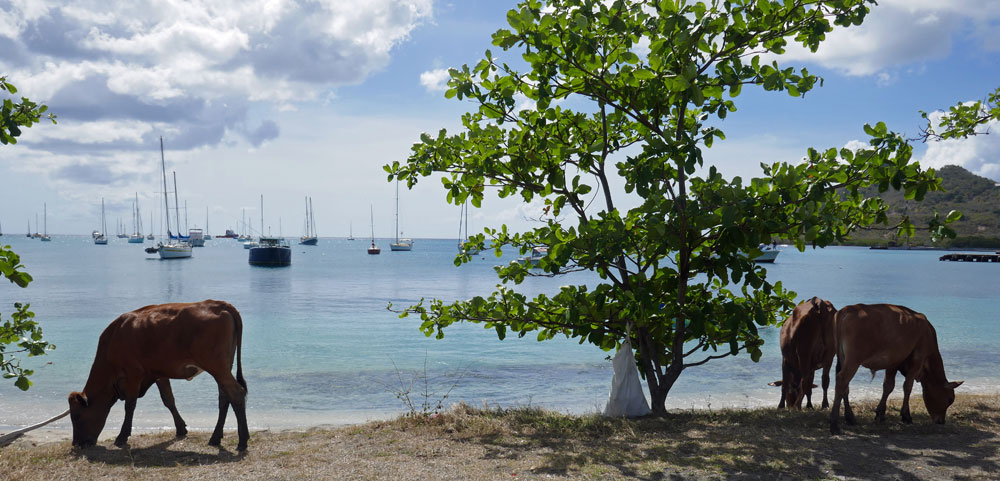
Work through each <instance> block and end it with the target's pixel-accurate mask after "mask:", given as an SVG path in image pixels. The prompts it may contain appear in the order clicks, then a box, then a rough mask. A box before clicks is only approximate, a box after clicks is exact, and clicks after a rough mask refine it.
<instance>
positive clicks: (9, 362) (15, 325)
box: [0, 76, 56, 390]
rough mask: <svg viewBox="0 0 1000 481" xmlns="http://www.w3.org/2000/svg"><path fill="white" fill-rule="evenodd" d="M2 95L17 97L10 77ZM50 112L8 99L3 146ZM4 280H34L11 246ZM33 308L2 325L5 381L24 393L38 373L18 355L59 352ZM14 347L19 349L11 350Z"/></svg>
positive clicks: (2, 265) (0, 256) (5, 253)
mask: <svg viewBox="0 0 1000 481" xmlns="http://www.w3.org/2000/svg"><path fill="white" fill-rule="evenodd" d="M0 91H3V92H7V93H9V94H15V93H17V88H16V87H15V86H14V85H13V84H11V83H10V82H8V81H7V77H6V76H0ZM5 97H6V96H5ZM47 110H48V107H46V106H45V105H38V104H36V103H35V102H32V101H31V100H28V99H27V98H25V97H21V100H20V102H18V103H14V100H13V99H10V98H4V99H3V108H2V109H0V143H2V144H4V145H7V144H16V143H17V137H19V136H20V135H21V129H22V128H29V127H31V126H32V125H34V124H37V123H38V122H39V121H40V120H41V118H42V115H43V114H44V113H45V112H46V111H47ZM48 119H49V120H51V121H52V123H55V122H56V120H55V116H54V115H52V114H49V115H48ZM0 276H3V277H5V278H7V280H9V281H10V282H11V283H12V284H15V285H17V286H18V287H28V283H30V282H31V280H32V279H31V275H30V274H28V273H27V272H25V271H24V265H23V264H21V258H20V256H18V255H17V253H15V252H14V251H13V250H11V248H10V246H9V245H2V246H0ZM30 307H31V306H30V305H28V304H21V303H14V313H13V314H12V315H11V319H10V320H4V321H3V324H0V372H2V373H3V377H4V379H14V385H15V386H17V387H18V388H20V389H21V390H27V389H28V388H29V387H30V386H31V381H30V380H29V379H28V377H29V376H31V375H32V374H34V372H33V371H32V370H30V369H24V368H22V367H21V363H20V361H19V360H18V359H17V357H16V354H19V353H27V355H28V356H38V355H42V354H45V351H46V350H47V349H55V346H54V345H52V344H49V343H48V342H45V341H43V340H42V328H41V326H39V325H38V323H37V322H36V321H35V320H34V318H35V313H34V312H32V311H30V310H29V308H30ZM0 320H2V319H0ZM11 345H14V346H15V347H16V348H17V349H14V350H9V346H11Z"/></svg>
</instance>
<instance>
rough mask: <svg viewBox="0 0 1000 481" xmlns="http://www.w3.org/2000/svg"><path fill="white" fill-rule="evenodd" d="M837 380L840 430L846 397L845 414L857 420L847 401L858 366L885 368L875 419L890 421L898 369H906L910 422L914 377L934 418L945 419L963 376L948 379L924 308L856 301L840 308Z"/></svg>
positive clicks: (835, 423) (835, 414)
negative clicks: (887, 406) (888, 409)
mask: <svg viewBox="0 0 1000 481" xmlns="http://www.w3.org/2000/svg"><path fill="white" fill-rule="evenodd" d="M836 322H837V384H836V389H835V394H834V396H833V409H832V410H831V411H830V432H831V433H833V434H839V433H840V401H841V400H843V401H844V419H845V420H846V421H847V424H854V423H855V422H856V420H855V418H854V413H853V412H852V411H851V404H850V403H849V402H848V400H847V394H848V392H849V390H848V383H850V382H851V379H852V378H853V377H854V374H855V373H856V372H857V370H858V368H859V367H861V366H864V367H866V368H868V369H871V370H872V374H873V375H874V373H875V371H878V370H882V369H885V381H884V382H883V384H882V400H881V401H880V402H879V404H878V407H877V408H876V409H875V420H876V421H879V422H882V421H884V420H885V402H886V399H887V398H888V397H889V393H891V392H892V389H893V388H894V387H895V384H896V372H897V371H898V372H901V373H903V375H904V376H906V380H905V381H904V382H903V407H902V408H901V409H900V415H901V417H902V418H903V422H904V423H907V424H909V423H912V422H913V418H912V417H910V390H911V389H912V388H913V381H914V380H917V381H920V386H921V387H922V388H923V394H924V406H926V407H927V412H928V414H930V416H931V419H932V420H933V421H934V422H935V423H938V424H944V416H945V412H946V411H947V410H948V406H951V404H952V403H953V402H955V388H956V387H958V386H959V385H961V384H962V381H958V382H948V379H947V378H946V377H945V374H944V362H942V361H941V353H940V352H939V351H938V343H937V333H936V332H935V331H934V326H932V325H931V323H930V322H929V321H928V320H927V318H926V317H924V315H923V314H921V313H919V312H914V311H913V310H910V309H908V308H906V307H903V306H894V305H891V304H873V305H866V304H855V305H853V306H847V307H845V308H843V309H841V310H840V311H839V312H837V320H836Z"/></svg>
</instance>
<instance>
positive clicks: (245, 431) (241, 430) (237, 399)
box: [226, 376, 250, 451]
mask: <svg viewBox="0 0 1000 481" xmlns="http://www.w3.org/2000/svg"><path fill="white" fill-rule="evenodd" d="M230 378H232V376H230ZM226 388H227V391H228V393H227V395H228V396H229V403H230V404H231V405H232V406H233V414H235V415H236V426H237V434H238V436H239V441H238V442H237V444H236V450H237V451H246V449H247V442H248V441H250V428H249V426H247V391H246V389H244V388H243V386H240V385H239V384H238V383H237V382H236V379H235V378H232V383H231V384H228V385H227V386H226Z"/></svg>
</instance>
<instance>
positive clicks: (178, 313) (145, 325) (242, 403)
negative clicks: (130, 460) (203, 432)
mask: <svg viewBox="0 0 1000 481" xmlns="http://www.w3.org/2000/svg"><path fill="white" fill-rule="evenodd" d="M242 337H243V320H242V318H241V317H240V313H239V312H238V311H237V310H236V308H235V307H233V306H232V305H230V304H228V303H226V302H222V301H212V300H207V301H202V302H194V303H178V304H160V305H153V306H146V307H143V308H140V309H136V310H134V311H132V312H126V313H125V314H122V315H121V316H119V317H118V319H115V320H114V321H113V322H112V323H111V324H110V325H109V326H108V327H107V328H106V329H105V330H104V332H103V333H101V338H100V341H98V343H97V355H96V356H95V358H94V365H93V366H92V367H91V368H90V377H89V378H87V384H86V385H85V386H84V388H83V392H73V393H70V395H69V411H70V419H71V420H72V421H73V445H74V446H80V447H86V446H92V445H94V444H96V443H97V437H98V436H99V435H100V434H101V430H103V429H104V423H105V421H107V419H108V413H109V412H110V411H111V407H112V406H113V405H114V404H115V403H116V402H118V400H119V399H121V400H124V401H125V420H124V422H123V423H122V430H121V433H119V434H118V438H117V439H115V445H116V446H119V447H122V446H125V444H126V443H127V442H128V438H129V436H130V435H131V434H132V414H133V412H134V411H135V404H136V400H137V399H138V398H140V397H142V396H143V395H144V394H146V390H147V389H149V387H150V386H152V385H153V384H154V383H155V384H156V387H157V388H158V389H159V390H160V398H161V399H162V400H163V404H164V405H165V406H166V407H167V409H169V410H170V414H171V415H172V416H173V418H174V424H175V425H176V427H177V436H178V437H183V436H184V435H186V434H187V429H186V428H185V425H184V420H183V419H181V416H180V414H178V413H177V408H176V407H175V406H174V396H173V393H171V391H170V379H188V380H190V379H191V378H193V377H194V376H196V375H198V374H200V373H201V372H202V371H206V372H208V373H209V374H211V375H212V377H214V378H215V381H216V382H217V383H218V384H219V421H218V423H217V424H216V426H215V432H213V433H212V437H211V438H210V439H209V441H208V444H210V445H213V446H218V445H219V444H220V443H221V441H222V428H223V426H224V425H225V423H226V414H227V413H228V411H229V406H230V405H231V406H232V407H233V412H234V413H236V421H237V424H238V426H239V429H238V431H239V444H238V445H237V449H238V450H239V451H243V450H245V449H246V447H247V440H248V439H249V438H250V432H249V429H248V428H247V420H246V393H247V389H246V387H247V383H246V380H244V379H243V365H242V360H241V357H242V355H241V345H242ZM234 355H235V356H236V377H235V378H233V374H232V370H233V356H234Z"/></svg>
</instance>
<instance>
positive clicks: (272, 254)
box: [250, 237, 292, 267]
mask: <svg viewBox="0 0 1000 481" xmlns="http://www.w3.org/2000/svg"><path fill="white" fill-rule="evenodd" d="M250 265H252V266H264V267H284V266H290V265H292V248H291V247H289V246H288V243H287V242H285V240H284V239H282V238H280V237H261V238H260V240H258V241H257V247H251V248H250Z"/></svg>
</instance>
